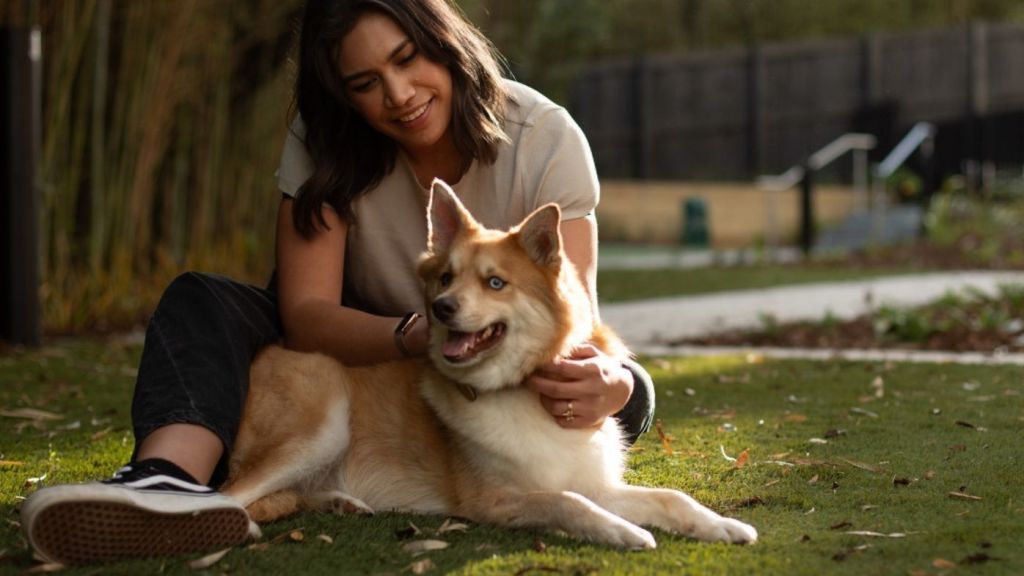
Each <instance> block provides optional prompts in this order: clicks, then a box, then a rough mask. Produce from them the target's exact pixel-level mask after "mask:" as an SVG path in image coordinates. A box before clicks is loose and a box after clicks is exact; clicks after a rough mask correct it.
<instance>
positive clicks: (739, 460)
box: [733, 450, 750, 468]
mask: <svg viewBox="0 0 1024 576" xmlns="http://www.w3.org/2000/svg"><path fill="white" fill-rule="evenodd" d="M749 458H750V453H749V452H748V451H747V450H744V451H743V452H740V455H739V456H737V457H736V462H734V463H733V466H735V467H736V468H743V467H744V466H746V465H747V459H749Z"/></svg>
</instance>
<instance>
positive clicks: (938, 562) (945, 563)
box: [932, 558, 956, 570]
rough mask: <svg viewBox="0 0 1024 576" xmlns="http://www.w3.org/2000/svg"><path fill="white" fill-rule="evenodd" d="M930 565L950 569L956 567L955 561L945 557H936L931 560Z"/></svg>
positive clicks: (940, 568)
mask: <svg viewBox="0 0 1024 576" xmlns="http://www.w3.org/2000/svg"><path fill="white" fill-rule="evenodd" d="M932 566H934V567H936V568H938V569H939V570H952V569H953V568H956V563H955V562H950V561H949V560H946V559H945V558H936V559H935V560H932Z"/></svg>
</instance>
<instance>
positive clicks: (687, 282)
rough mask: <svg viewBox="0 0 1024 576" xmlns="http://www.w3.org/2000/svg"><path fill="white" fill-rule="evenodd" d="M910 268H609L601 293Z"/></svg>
mask: <svg viewBox="0 0 1024 576" xmlns="http://www.w3.org/2000/svg"><path fill="white" fill-rule="evenodd" d="M910 271H911V270H910V269H909V268H908V269H906V270H895V269H856V268H848V267H838V266H836V267H832V266H809V267H808V266H767V265H757V266H736V267H710V268H694V269H652V270H608V269H605V270H600V271H599V272H598V275H597V293H598V294H599V295H600V298H601V301H602V302H621V301H626V300H640V299H643V298H660V297H666V296H688V295H692V294H706V293H711V292H723V291H727V290H753V289H757V288H765V287H769V286H783V285H793V284H809V283H814V282H841V281H845V280H862V279H867V278H877V277H881V276H894V275H897V274H904V273H908V272H910ZM917 272H920V271H919V270H917Z"/></svg>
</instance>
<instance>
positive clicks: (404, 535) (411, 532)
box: [395, 522, 420, 540]
mask: <svg viewBox="0 0 1024 576" xmlns="http://www.w3.org/2000/svg"><path fill="white" fill-rule="evenodd" d="M419 533H420V528H419V526H417V525H415V524H413V523H412V522H409V527H408V528H401V529H398V530H395V538H398V539H399V540H408V539H409V538H412V537H413V536H415V535H417V534H419Z"/></svg>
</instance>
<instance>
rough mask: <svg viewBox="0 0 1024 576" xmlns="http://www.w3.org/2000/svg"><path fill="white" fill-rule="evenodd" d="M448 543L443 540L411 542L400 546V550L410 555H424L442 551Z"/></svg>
mask: <svg viewBox="0 0 1024 576" xmlns="http://www.w3.org/2000/svg"><path fill="white" fill-rule="evenodd" d="M447 547H448V543H447V542H445V541H443V540H413V541H412V542H408V543H406V544H403V545H402V550H403V551H405V552H408V553H409V554H412V555H414V556H415V555H417V554H425V553H427V552H433V551H434V550H444V549H445V548H447Z"/></svg>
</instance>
